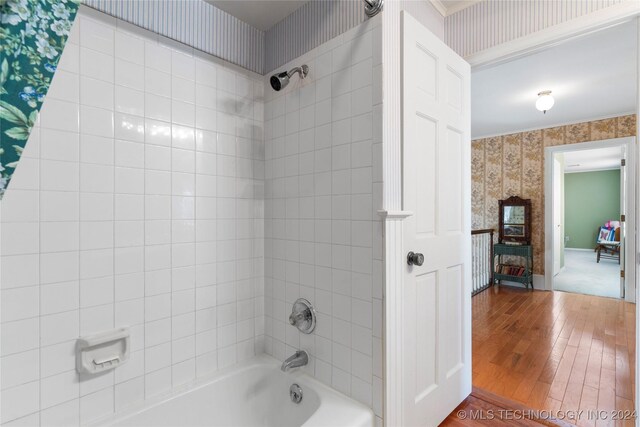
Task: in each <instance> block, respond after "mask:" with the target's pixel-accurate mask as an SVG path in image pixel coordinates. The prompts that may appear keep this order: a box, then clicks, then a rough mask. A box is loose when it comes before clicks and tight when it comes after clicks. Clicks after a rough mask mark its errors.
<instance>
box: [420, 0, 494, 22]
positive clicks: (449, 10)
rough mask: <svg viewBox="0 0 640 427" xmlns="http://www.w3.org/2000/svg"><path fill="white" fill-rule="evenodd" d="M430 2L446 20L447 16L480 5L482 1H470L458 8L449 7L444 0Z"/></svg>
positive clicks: (459, 5)
mask: <svg viewBox="0 0 640 427" xmlns="http://www.w3.org/2000/svg"><path fill="white" fill-rule="evenodd" d="M430 1H431V4H432V5H433V7H435V8H436V10H437V11H438V12H440V15H442V16H444V17H445V18H446V17H447V16H451V15H453V14H454V13H458V12H460V11H461V10H464V9H466V8H468V7H471V6H473V5H474V4H476V3H480V2H481V1H482V0H469V1H465V2H463V3H459V4H457V5H456V6H447V5H446V4H445V3H444V1H443V0H430Z"/></svg>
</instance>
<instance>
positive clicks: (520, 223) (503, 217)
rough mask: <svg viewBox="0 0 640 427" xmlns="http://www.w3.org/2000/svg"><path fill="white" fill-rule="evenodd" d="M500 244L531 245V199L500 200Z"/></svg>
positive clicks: (512, 198)
mask: <svg viewBox="0 0 640 427" xmlns="http://www.w3.org/2000/svg"><path fill="white" fill-rule="evenodd" d="M498 203H499V204H500V223H499V229H498V231H499V239H500V243H520V244H529V243H531V199H521V198H520V197H518V196H511V197H509V198H508V199H506V200H500V201H499V202H498Z"/></svg>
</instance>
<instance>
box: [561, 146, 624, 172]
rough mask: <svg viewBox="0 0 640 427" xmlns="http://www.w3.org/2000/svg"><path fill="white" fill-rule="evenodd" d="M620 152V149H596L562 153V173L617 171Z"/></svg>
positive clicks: (620, 157)
mask: <svg viewBox="0 0 640 427" xmlns="http://www.w3.org/2000/svg"><path fill="white" fill-rule="evenodd" d="M620 159H622V150H621V148H620V147H608V148H597V149H595V150H579V151H569V152H566V153H564V171H565V172H567V173H570V172H586V171H594V170H606V169H619V168H620Z"/></svg>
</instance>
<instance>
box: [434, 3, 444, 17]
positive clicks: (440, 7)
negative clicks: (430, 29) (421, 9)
mask: <svg viewBox="0 0 640 427" xmlns="http://www.w3.org/2000/svg"><path fill="white" fill-rule="evenodd" d="M431 4H432V5H433V7H435V8H436V10H437V11H438V12H440V15H442V16H445V17H446V16H447V6H445V5H444V3H442V1H441V0H431Z"/></svg>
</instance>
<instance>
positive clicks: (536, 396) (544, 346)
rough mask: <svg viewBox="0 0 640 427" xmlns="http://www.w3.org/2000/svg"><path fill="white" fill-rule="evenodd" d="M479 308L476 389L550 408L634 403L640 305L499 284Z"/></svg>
mask: <svg viewBox="0 0 640 427" xmlns="http://www.w3.org/2000/svg"><path fill="white" fill-rule="evenodd" d="M472 306H473V367H472V370H473V383H474V386H475V387H479V388H481V389H484V390H487V391H489V392H491V393H495V394H497V395H501V396H504V397H506V398H508V399H511V400H513V401H516V402H519V403H520V404H525V405H526V406H528V407H530V408H536V409H543V410H568V411H577V410H584V411H588V410H605V411H613V410H623V409H628V408H629V405H631V409H633V402H634V398H635V394H634V393H635V382H634V378H635V377H634V375H635V358H636V354H635V305H633V304H629V303H626V302H624V301H621V300H617V299H611V298H600V297H594V296H588V295H578V294H570V293H563V292H537V291H534V292H532V291H524V290H520V289H515V288H509V287H504V286H494V287H492V288H490V289H488V290H487V291H485V292H482V293H481V294H479V295H477V296H475V297H473V299H472ZM576 423H577V424H578V425H579V426H589V427H595V426H601V425H606V426H609V425H611V426H615V425H627V424H625V421H620V422H618V423H617V424H616V422H615V421H612V420H596V419H580V420H577V421H576ZM450 425H457V424H450ZM465 425H475V424H465ZM478 425H480V424H478Z"/></svg>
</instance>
